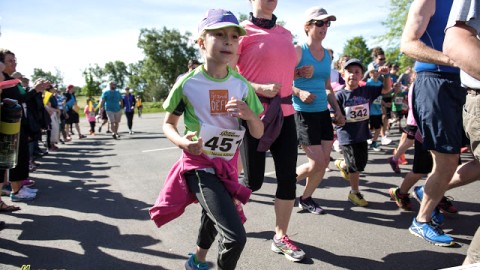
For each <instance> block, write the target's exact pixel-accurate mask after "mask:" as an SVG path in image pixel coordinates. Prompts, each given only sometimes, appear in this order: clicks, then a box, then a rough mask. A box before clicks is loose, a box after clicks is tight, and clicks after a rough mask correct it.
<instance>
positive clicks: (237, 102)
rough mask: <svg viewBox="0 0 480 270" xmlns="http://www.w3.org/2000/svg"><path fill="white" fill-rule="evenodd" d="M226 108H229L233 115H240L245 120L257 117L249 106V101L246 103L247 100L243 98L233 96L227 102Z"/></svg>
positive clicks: (228, 110)
mask: <svg viewBox="0 0 480 270" xmlns="http://www.w3.org/2000/svg"><path fill="white" fill-rule="evenodd" d="M225 108H226V109H227V112H229V113H230V115H231V116H233V117H238V118H241V119H243V120H250V119H252V118H253V117H255V115H254V113H253V112H252V110H251V109H250V107H248V105H247V103H245V101H243V100H241V99H236V98H235V97H232V98H231V99H230V100H229V101H228V102H227V105H225Z"/></svg>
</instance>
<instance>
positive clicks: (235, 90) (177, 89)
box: [163, 65, 263, 132]
mask: <svg viewBox="0 0 480 270" xmlns="http://www.w3.org/2000/svg"><path fill="white" fill-rule="evenodd" d="M232 97H235V98H236V99H241V100H243V101H245V103H247V105H248V106H249V107H250V109H251V110H252V111H253V112H254V113H255V114H256V115H259V114H260V113H261V112H262V111H263V106H262V104H261V103H260V100H259V99H258V97H257V95H256V94H255V91H254V90H253V88H252V86H251V85H250V83H249V82H248V81H247V80H246V79H245V78H244V77H242V76H241V75H240V74H238V73H237V72H236V71H234V70H232V69H231V68H228V75H227V76H226V77H225V78H223V79H215V78H212V77H210V76H209V75H208V74H207V73H206V72H205V71H204V70H203V65H201V66H199V67H197V68H196V69H195V70H192V71H191V72H190V73H187V74H186V75H185V76H183V77H182V78H181V79H179V80H178V81H177V82H176V83H175V85H174V86H173V88H172V90H171V91H170V94H169V95H168V97H167V99H166V100H165V101H164V102H163V108H164V109H165V110H166V111H167V112H170V113H173V114H175V115H181V114H182V113H184V123H185V126H186V129H185V132H188V131H198V132H200V127H201V125H202V124H206V125H210V126H216V127H220V128H226V129H233V130H239V129H240V122H239V118H237V117H232V116H231V115H230V114H229V113H228V112H227V110H226V109H225V105H226V104H227V102H228V101H229V100H230V99H231V98H232Z"/></svg>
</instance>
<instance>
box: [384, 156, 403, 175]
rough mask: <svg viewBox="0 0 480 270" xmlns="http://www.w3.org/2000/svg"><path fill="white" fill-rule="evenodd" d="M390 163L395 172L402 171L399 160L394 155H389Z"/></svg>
mask: <svg viewBox="0 0 480 270" xmlns="http://www.w3.org/2000/svg"><path fill="white" fill-rule="evenodd" d="M387 160H388V164H390V167H391V168H392V170H393V171H394V172H395V173H401V172H402V171H401V170H400V167H399V166H398V160H397V161H395V160H394V159H393V157H389V158H388V159H387Z"/></svg>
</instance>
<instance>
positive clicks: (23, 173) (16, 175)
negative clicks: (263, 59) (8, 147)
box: [0, 49, 36, 202]
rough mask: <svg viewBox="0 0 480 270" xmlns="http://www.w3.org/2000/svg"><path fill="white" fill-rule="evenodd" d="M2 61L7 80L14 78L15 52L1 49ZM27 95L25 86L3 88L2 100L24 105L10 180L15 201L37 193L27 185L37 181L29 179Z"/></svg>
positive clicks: (11, 197) (0, 59)
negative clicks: (14, 164)
mask: <svg viewBox="0 0 480 270" xmlns="http://www.w3.org/2000/svg"><path fill="white" fill-rule="evenodd" d="M0 62H3V63H4V64H5V69H4V71H3V76H4V78H5V80H11V79H13V78H12V77H11V76H10V75H9V74H12V73H13V72H15V71H16V67H17V59H16V58H15V54H14V53H13V52H12V51H10V50H7V49H0ZM26 96H27V92H26V91H25V89H24V88H23V87H21V86H20V87H19V85H17V86H13V87H9V88H5V89H2V93H1V100H3V99H5V98H10V99H14V100H17V101H18V103H19V104H20V106H22V108H23V110H22V120H21V124H20V136H19V148H18V160H17V166H16V167H15V168H13V169H10V173H9V179H7V180H9V181H10V184H11V190H12V192H11V193H10V199H11V200H12V201H14V202H17V201H31V200H33V199H35V196H36V195H35V193H34V192H31V191H29V189H28V187H26V185H34V184H35V181H33V180H30V179H29V169H28V165H29V156H30V154H29V149H28V128H29V123H28V119H27V117H26V114H25V112H26V104H25V102H26ZM0 178H1V179H0V182H3V180H5V174H4V173H0Z"/></svg>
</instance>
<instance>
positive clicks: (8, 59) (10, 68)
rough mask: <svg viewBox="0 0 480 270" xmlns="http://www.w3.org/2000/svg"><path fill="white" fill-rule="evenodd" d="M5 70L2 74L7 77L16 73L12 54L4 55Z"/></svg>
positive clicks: (15, 62)
mask: <svg viewBox="0 0 480 270" xmlns="http://www.w3.org/2000/svg"><path fill="white" fill-rule="evenodd" d="M4 64H5V70H4V72H5V73H7V74H8V75H11V74H12V73H14V72H15V71H17V70H16V69H17V59H16V58H15V55H13V54H6V55H5V63H4Z"/></svg>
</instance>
